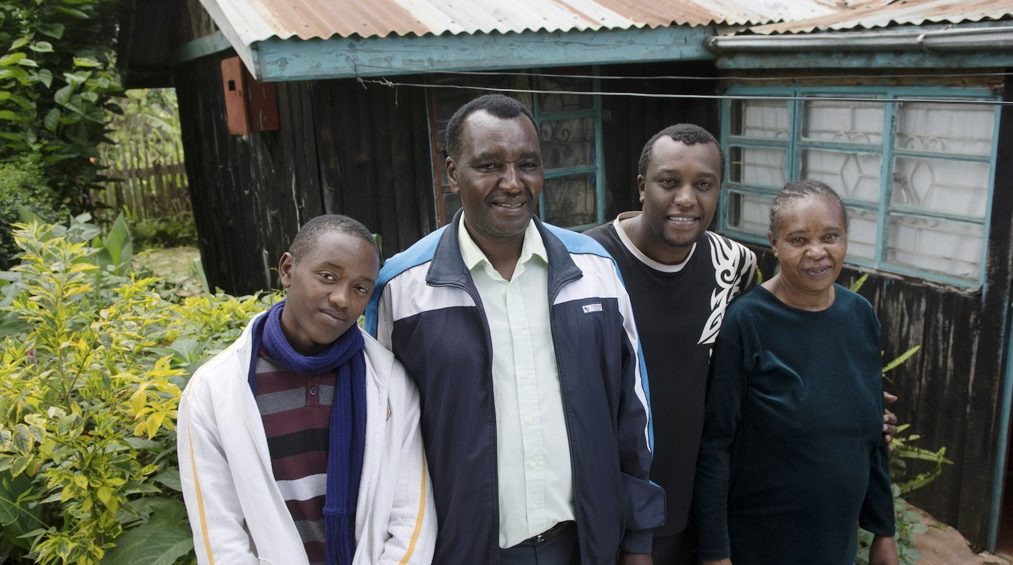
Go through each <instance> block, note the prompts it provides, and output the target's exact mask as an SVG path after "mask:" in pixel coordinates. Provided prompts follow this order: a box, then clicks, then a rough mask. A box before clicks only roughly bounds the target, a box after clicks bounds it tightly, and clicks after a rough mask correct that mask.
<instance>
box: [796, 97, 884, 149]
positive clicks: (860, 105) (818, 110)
mask: <svg viewBox="0 0 1013 565" xmlns="http://www.w3.org/2000/svg"><path fill="white" fill-rule="evenodd" d="M802 138H803V139H804V140H806V141H833V142H837V143H855V144H859V145H882V143H883V104H882V103H881V102H855V101H838V100H815V101H810V102H806V103H805V122H804V125H803V130H802Z"/></svg>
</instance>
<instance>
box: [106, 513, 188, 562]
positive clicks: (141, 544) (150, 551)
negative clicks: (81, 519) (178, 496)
mask: <svg viewBox="0 0 1013 565" xmlns="http://www.w3.org/2000/svg"><path fill="white" fill-rule="evenodd" d="M115 543H116V547H114V548H113V549H111V550H109V552H108V553H106V556H105V557H104V558H103V559H102V564H103V565H172V564H173V563H175V562H176V560H177V559H179V558H180V557H183V556H184V555H186V554H187V553H189V552H190V551H191V550H192V549H193V537H192V536H191V533H190V528H189V526H188V525H187V523H186V522H183V523H180V522H179V521H176V522H174V523H170V522H168V521H167V520H159V519H156V518H152V520H151V521H149V522H147V523H146V524H143V525H141V526H138V527H136V528H134V529H132V530H128V531H126V532H124V534H123V535H121V536H120V537H118V538H116V540H115Z"/></svg>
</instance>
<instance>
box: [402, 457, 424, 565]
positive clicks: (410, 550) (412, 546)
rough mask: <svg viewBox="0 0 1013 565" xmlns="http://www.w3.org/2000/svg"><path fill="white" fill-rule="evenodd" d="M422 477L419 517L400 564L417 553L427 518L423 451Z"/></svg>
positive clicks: (403, 564) (403, 563)
mask: <svg viewBox="0 0 1013 565" xmlns="http://www.w3.org/2000/svg"><path fill="white" fill-rule="evenodd" d="M421 475H422V478H421V480H420V481H419V483H420V484H419V512H418V518H417V519H416V520H415V531H413V532H412V539H411V542H409V543H408V551H407V552H406V553H405V555H404V557H402V558H401V563H400V565H405V564H406V563H408V560H409V559H411V558H412V554H413V553H415V544H416V542H418V541H419V532H420V531H422V522H423V521H424V520H425V518H426V454H425V452H423V453H422V473H421Z"/></svg>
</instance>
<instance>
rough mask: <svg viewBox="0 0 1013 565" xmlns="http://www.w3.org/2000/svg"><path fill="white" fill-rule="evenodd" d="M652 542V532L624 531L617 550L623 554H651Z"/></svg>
mask: <svg viewBox="0 0 1013 565" xmlns="http://www.w3.org/2000/svg"><path fill="white" fill-rule="evenodd" d="M653 542H654V531H653V530H626V535H625V536H623V543H622V544H620V545H619V548H620V549H621V550H622V552H623V553H651V547H652V545H653Z"/></svg>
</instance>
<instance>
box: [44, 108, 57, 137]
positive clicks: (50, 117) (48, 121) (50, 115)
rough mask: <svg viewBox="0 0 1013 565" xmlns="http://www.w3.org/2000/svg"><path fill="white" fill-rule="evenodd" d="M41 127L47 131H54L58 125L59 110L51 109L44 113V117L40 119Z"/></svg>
mask: <svg viewBox="0 0 1013 565" xmlns="http://www.w3.org/2000/svg"><path fill="white" fill-rule="evenodd" d="M42 125H43V126H44V127H45V128H46V129H47V130H49V131H56V128H57V127H58V126H59V125H60V109H59V108H53V109H51V110H49V111H48V112H46V117H45V118H43V119H42Z"/></svg>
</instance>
